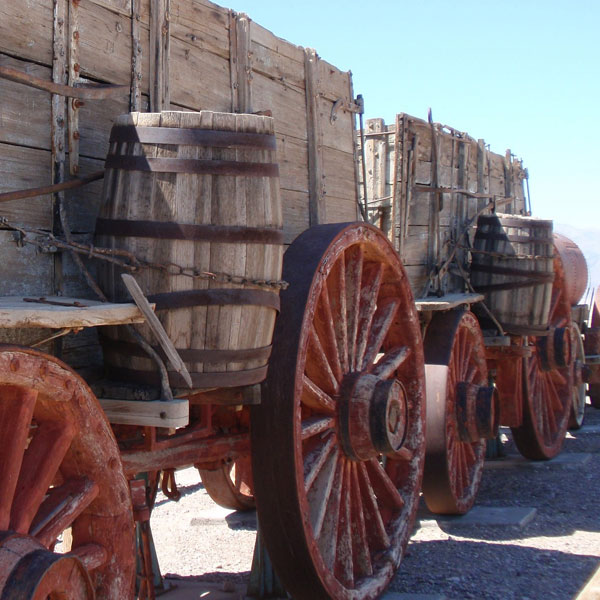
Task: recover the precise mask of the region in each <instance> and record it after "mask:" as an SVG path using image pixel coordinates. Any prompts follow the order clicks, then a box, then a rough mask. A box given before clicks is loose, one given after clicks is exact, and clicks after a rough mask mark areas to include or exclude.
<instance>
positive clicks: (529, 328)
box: [471, 214, 554, 335]
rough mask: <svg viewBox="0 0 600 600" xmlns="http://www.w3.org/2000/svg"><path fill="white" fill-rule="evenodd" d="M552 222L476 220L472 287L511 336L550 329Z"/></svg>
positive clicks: (513, 218) (503, 217)
mask: <svg viewBox="0 0 600 600" xmlns="http://www.w3.org/2000/svg"><path fill="white" fill-rule="evenodd" d="M553 254H554V253H553V237H552V221H547V220H542V219H536V218H533V217H523V216H520V215H504V214H493V215H482V216H480V217H479V219H478V221H477V230H476V232H475V239H474V243H473V252H472V262H471V283H472V285H473V287H474V288H475V290H476V291H478V292H480V293H483V294H484V295H485V303H486V305H487V307H488V308H489V309H490V310H491V311H492V314H493V315H494V317H495V318H496V319H497V320H498V321H499V323H500V324H501V325H502V327H503V328H504V330H505V331H506V332H507V333H513V334H516V335H535V334H538V335H539V334H540V333H543V332H544V331H545V330H546V329H547V327H548V313H549V310H550V301H551V298H552V282H553V280H554V260H553V258H554V256H553Z"/></svg>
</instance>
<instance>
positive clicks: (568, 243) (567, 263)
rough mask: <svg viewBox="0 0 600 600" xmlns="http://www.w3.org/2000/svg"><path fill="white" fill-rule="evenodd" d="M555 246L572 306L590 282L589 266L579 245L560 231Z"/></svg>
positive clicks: (555, 236)
mask: <svg viewBox="0 0 600 600" xmlns="http://www.w3.org/2000/svg"><path fill="white" fill-rule="evenodd" d="M554 246H555V248H556V251H557V252H558V256H559V257H560V260H561V262H562V267H563V271H564V274H565V294H566V295H567V299H568V301H569V304H570V305H571V306H575V305H576V304H577V303H578V302H579V300H581V297H582V296H583V294H584V292H585V289H586V288H587V284H588V268H587V263H586V262H585V257H584V256H583V252H582V251H581V249H580V248H579V246H578V245H577V244H576V243H575V242H574V241H573V240H570V239H569V238H568V237H566V236H564V235H561V234H560V233H555V234H554Z"/></svg>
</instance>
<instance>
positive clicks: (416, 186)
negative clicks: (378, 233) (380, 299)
mask: <svg viewBox="0 0 600 600" xmlns="http://www.w3.org/2000/svg"><path fill="white" fill-rule="evenodd" d="M396 127H398V128H400V129H399V131H400V133H399V134H398V140H396V139H395V138H396V135H378V134H379V133H382V132H384V131H387V132H389V130H392V131H393V132H394V133H397V132H395V131H394V130H395V127H393V126H389V127H386V126H385V123H383V121H382V120H381V119H372V120H369V121H368V122H367V133H368V136H369V137H368V141H367V142H366V151H367V161H366V166H367V183H368V190H369V191H368V194H369V193H370V194H371V195H372V199H375V198H379V200H377V202H376V203H375V204H374V205H372V206H373V210H372V211H371V214H372V215H373V217H374V218H375V219H379V222H380V223H381V222H382V221H381V215H384V214H386V212H387V211H388V210H389V208H388V207H389V202H390V200H391V201H392V207H391V212H392V214H393V227H391V226H390V230H392V229H393V236H392V239H393V241H394V243H395V245H396V248H398V249H400V248H401V257H402V260H403V262H404V264H405V265H406V266H407V267H409V270H408V274H409V279H410V282H411V287H412V289H413V292H414V293H415V294H417V295H421V294H423V293H424V292H425V291H426V287H425V286H426V284H427V281H428V279H429V273H433V269H434V268H437V269H441V270H442V278H441V280H438V281H437V282H436V281H434V280H433V279H432V281H433V284H432V285H433V286H434V289H436V291H437V288H438V287H440V286H441V291H443V292H461V291H463V290H464V285H465V284H464V281H463V280H462V278H461V277H459V276H458V275H457V274H456V273H454V274H453V273H452V270H453V266H452V265H451V263H450V261H449V259H450V257H451V255H452V254H451V252H452V249H453V248H454V246H455V245H456V240H461V242H460V243H459V246H460V245H465V242H466V239H465V237H464V235H465V232H466V234H467V235H468V236H469V239H470V240H471V241H472V238H473V235H474V225H475V224H476V216H477V213H478V211H481V210H482V209H485V207H486V206H488V205H489V204H490V202H491V201H492V200H495V201H496V202H497V203H498V211H499V212H513V213H517V214H523V212H524V210H525V201H524V190H523V179H524V177H525V172H524V169H523V165H522V162H521V161H519V160H516V159H514V157H513V156H512V154H511V153H510V151H507V153H506V155H500V154H495V153H492V152H490V151H489V150H488V149H487V147H486V145H485V142H484V141H483V140H474V139H473V138H471V137H469V136H468V135H467V134H466V133H462V132H459V131H455V130H452V129H451V128H449V127H442V126H440V125H436V124H433V125H432V124H431V123H428V122H425V121H423V120H421V119H417V118H415V117H411V116H409V115H404V114H402V115H399V116H398V118H397V125H396ZM396 153H397V154H396ZM384 166H385V168H383V167H384ZM436 188H444V189H443V191H440V192H435V191H434V189H436ZM506 199H508V200H509V202H508V203H506V202H505V200H506ZM488 211H489V208H488ZM456 257H457V260H460V261H461V264H463V266H466V261H467V260H468V253H467V252H465V251H464V250H463V249H462V248H459V249H458V250H457V251H456ZM454 270H456V269H454ZM432 289H433V288H432Z"/></svg>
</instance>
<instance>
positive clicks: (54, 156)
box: [50, 0, 69, 357]
mask: <svg viewBox="0 0 600 600" xmlns="http://www.w3.org/2000/svg"><path fill="white" fill-rule="evenodd" d="M68 15H69V5H68V0H54V13H53V24H52V26H53V37H52V81H53V82H54V83H59V84H61V85H65V84H66V83H67V81H68V73H67V51H68V43H67V33H66V31H67V28H68V18H69V17H68ZM66 117H67V103H66V100H65V98H64V97H63V96H60V95H58V94H52V100H51V124H50V134H51V137H52V140H51V153H50V155H51V158H50V160H51V163H52V171H51V180H52V183H53V184H54V183H60V182H61V181H64V178H65V160H66V151H65V144H66V139H65V138H66V136H65V128H66ZM62 202H64V192H58V193H56V194H54V195H53V197H52V231H53V233H54V234H60V233H61V232H62V228H61V224H60V205H61V203H62ZM53 287H54V290H53V293H54V294H61V293H62V289H63V267H62V253H61V252H56V253H55V254H54V277H53ZM54 353H55V354H56V355H57V356H59V357H60V355H61V354H62V338H57V339H56V340H55V341H54Z"/></svg>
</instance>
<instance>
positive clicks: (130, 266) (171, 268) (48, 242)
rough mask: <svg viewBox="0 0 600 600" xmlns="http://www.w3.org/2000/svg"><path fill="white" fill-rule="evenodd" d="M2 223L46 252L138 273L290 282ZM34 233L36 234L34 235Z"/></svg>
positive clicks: (271, 284) (269, 284)
mask: <svg viewBox="0 0 600 600" xmlns="http://www.w3.org/2000/svg"><path fill="white" fill-rule="evenodd" d="M0 225H3V226H5V227H8V228H10V229H12V230H14V231H17V232H19V233H20V234H21V236H22V238H21V240H20V241H21V242H22V243H25V244H31V245H34V246H37V247H38V248H41V249H43V250H46V251H47V252H55V251H56V250H57V249H58V248H60V249H65V250H71V251H72V252H77V253H78V254H82V255H85V256H87V257H88V258H96V259H99V260H104V261H106V262H110V263H112V264H115V265H117V266H119V267H120V268H122V269H124V270H125V271H130V272H132V273H135V272H137V271H140V270H142V269H154V270H157V271H162V272H163V273H166V274H167V275H171V276H183V277H190V278H191V279H202V280H206V281H215V282H219V283H232V284H236V285H255V286H257V287H266V288H274V289H277V290H285V289H286V288H287V287H288V286H289V283H288V282H287V281H282V280H277V279H252V278H250V277H244V276H242V275H232V274H230V273H223V272H211V271H202V270H201V269H198V268H196V267H182V266H181V265H178V264H176V263H172V262H167V263H156V262H149V261H145V260H142V259H139V258H138V257H137V256H135V255H134V254H132V253H131V252H128V251H127V250H120V249H117V248H115V249H112V248H102V247H99V246H94V245H93V244H81V243H79V242H75V241H71V242H67V241H66V240H63V239H61V238H59V237H57V236H55V235H54V234H52V233H49V232H47V231H42V230H41V229H29V228H26V227H22V226H18V225H14V224H11V223H10V222H9V221H8V219H6V217H0ZM31 235H35V236H37V237H35V238H32V237H30V236H31Z"/></svg>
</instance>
